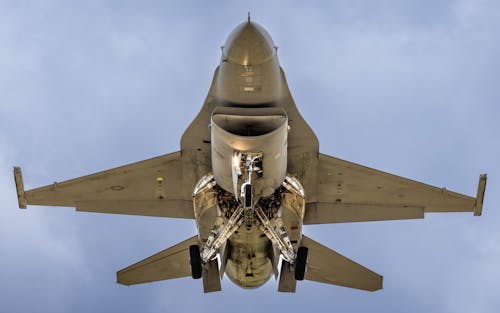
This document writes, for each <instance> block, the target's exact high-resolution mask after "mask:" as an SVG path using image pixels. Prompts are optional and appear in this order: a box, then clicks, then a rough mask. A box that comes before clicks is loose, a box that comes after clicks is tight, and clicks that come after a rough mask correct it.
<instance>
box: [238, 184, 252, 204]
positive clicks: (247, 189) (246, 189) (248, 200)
mask: <svg viewBox="0 0 500 313" xmlns="http://www.w3.org/2000/svg"><path fill="white" fill-rule="evenodd" d="M241 189H243V190H242V194H243V198H244V199H245V207H246V208H249V207H251V206H252V202H253V201H252V200H253V199H252V196H253V187H252V184H251V183H245V184H243V188H241Z"/></svg>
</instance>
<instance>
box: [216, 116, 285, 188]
mask: <svg viewBox="0 0 500 313" xmlns="http://www.w3.org/2000/svg"><path fill="white" fill-rule="evenodd" d="M287 138H288V117H287V115H286V113H285V111H284V110H283V109H282V108H276V107H266V108H252V109H249V108H242V107H216V108H215V110H214V111H213V113H212V120H211V139H212V171H213V174H214V178H215V181H216V182H217V184H218V185H219V186H221V187H222V188H223V189H225V190H226V191H228V192H231V193H233V191H234V188H233V187H234V186H233V180H232V177H233V168H232V167H233V155H234V153H235V152H241V153H245V152H248V153H256V152H258V153H262V155H263V157H262V168H263V171H262V176H261V177H259V178H258V179H256V180H255V181H254V182H253V186H254V195H255V196H257V197H259V196H266V195H270V194H272V193H273V192H274V190H275V189H276V188H278V187H279V186H280V185H281V183H282V182H283V180H284V179H285V175H286V167H287V154H286V152H287ZM242 182H243V181H242V180H241V179H240V180H238V186H240V185H241V183H242ZM238 190H239V189H238Z"/></svg>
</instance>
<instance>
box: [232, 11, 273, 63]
mask: <svg viewBox="0 0 500 313" xmlns="http://www.w3.org/2000/svg"><path fill="white" fill-rule="evenodd" d="M274 54H275V49H274V44H273V40H272V39H271V36H270V35H269V33H268V32H267V31H266V30H265V29H264V27H262V26H260V25H259V24H257V23H255V22H251V21H248V22H245V23H242V24H240V25H238V26H237V27H236V28H235V29H234V30H233V31H232V32H231V34H230V35H229V37H228V38H227V40H226V42H225V44H224V59H225V61H229V62H234V63H238V64H241V65H257V64H262V63H264V62H266V61H268V60H269V59H271V58H272V57H273V56H274Z"/></svg>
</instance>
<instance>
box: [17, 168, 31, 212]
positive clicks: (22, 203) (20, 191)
mask: <svg viewBox="0 0 500 313" xmlns="http://www.w3.org/2000/svg"><path fill="white" fill-rule="evenodd" d="M14 181H15V183H16V191H17V202H18V204H19V208H20V209H26V206H27V204H28V202H27V201H26V197H25V194H24V183H23V174H22V172H21V168H20V167H19V166H14Z"/></svg>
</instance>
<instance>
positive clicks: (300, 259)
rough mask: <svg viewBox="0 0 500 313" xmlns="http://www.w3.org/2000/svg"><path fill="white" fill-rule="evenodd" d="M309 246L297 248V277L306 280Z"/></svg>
mask: <svg viewBox="0 0 500 313" xmlns="http://www.w3.org/2000/svg"><path fill="white" fill-rule="evenodd" d="M308 251H309V249H307V247H299V249H298V250H297V259H296V260H295V279H296V280H304V276H305V274H306V265H307V253H308Z"/></svg>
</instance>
